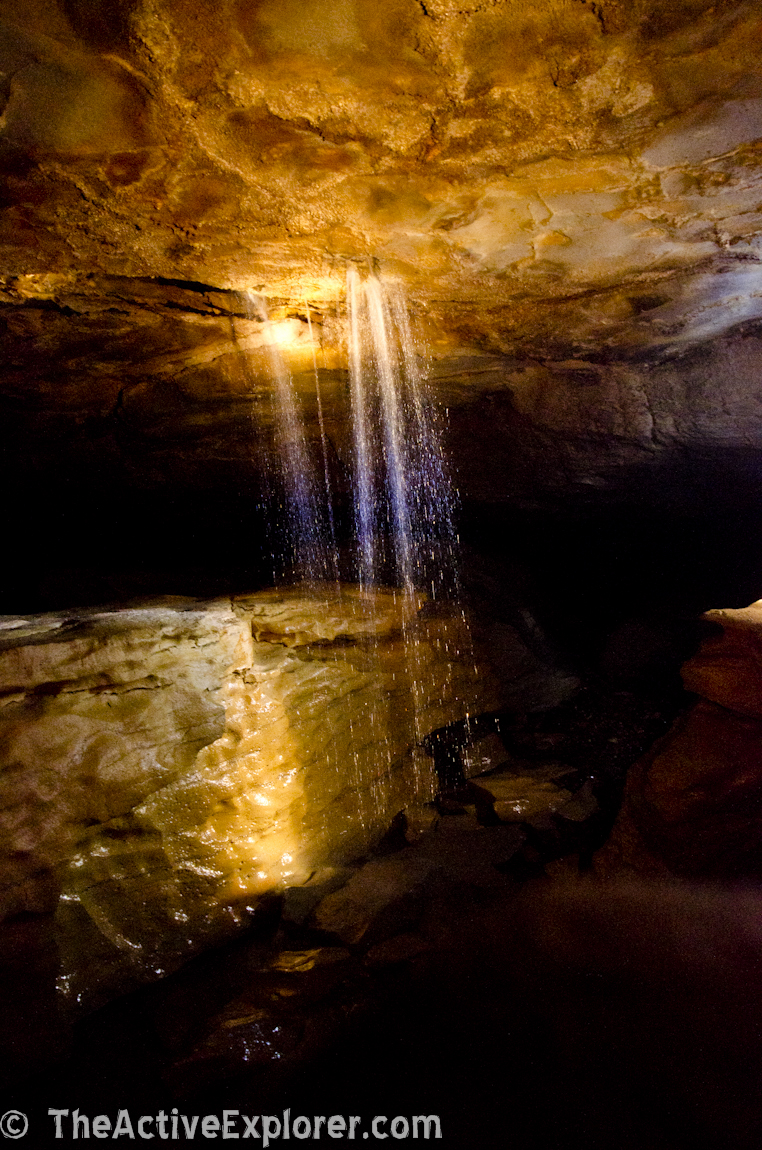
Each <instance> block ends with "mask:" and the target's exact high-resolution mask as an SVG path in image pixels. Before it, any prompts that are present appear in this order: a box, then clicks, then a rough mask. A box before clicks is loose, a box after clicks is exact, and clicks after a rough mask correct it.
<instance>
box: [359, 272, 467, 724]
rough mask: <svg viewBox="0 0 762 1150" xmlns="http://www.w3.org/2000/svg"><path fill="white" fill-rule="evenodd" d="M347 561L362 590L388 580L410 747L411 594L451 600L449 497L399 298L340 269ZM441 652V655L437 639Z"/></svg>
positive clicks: (416, 691) (420, 692)
mask: <svg viewBox="0 0 762 1150" xmlns="http://www.w3.org/2000/svg"><path fill="white" fill-rule="evenodd" d="M347 310H348V332H349V357H348V358H349V369H350V394H351V401H352V425H353V438H354V476H355V484H354V488H355V498H354V523H355V531H356V541H355V547H356V561H357V568H358V575H359V581H360V583H361V585H363V586H366V587H368V586H373V585H378V584H380V583H384V582H392V583H393V584H394V585H396V586H397V588H398V590H399V594H400V595H401V597H402V599H403V604H402V607H403V610H402V617H403V619H404V620H405V622H404V624H403V639H404V646H405V661H406V672H407V678H408V679H409V681H410V684H411V700H412V706H413V712H414V714H413V719H414V727H415V731H416V735H417V738H418V740H419V741H420V740H421V739H422V738H423V735H424V734H425V733H426V732H425V730H424V729H423V726H422V721H421V720H422V711H423V707H424V703H425V700H426V699H427V697H430V695H431V690H430V684H426V683H425V682H424V678H425V670H424V668H425V666H426V653H425V651H424V650H423V648H422V646H421V638H420V633H419V630H418V627H417V622H416V616H417V610H418V607H419V605H420V592H421V591H423V590H425V591H426V592H428V595H429V597H430V599H432V600H435V599H437V598H439V597H443V596H445V595H447V596H452V595H454V594H457V574H456V562H455V560H456V536H455V529H454V492H453V489H452V487H451V484H450V482H449V477H448V475H447V469H446V467H445V462H444V455H443V452H442V447H441V443H440V439H439V435H438V429H437V426H436V421H435V416H434V413H433V412H432V411H431V409H430V408H429V406H428V405H427V403H426V402H425V397H424V392H423V385H422V379H421V374H420V369H419V366H418V357H417V355H416V352H415V347H414V344H413V339H412V334H411V330H410V323H409V319H408V308H407V305H406V301H405V299H404V297H403V296H402V293H401V292H400V291H399V289H392V288H389V287H387V286H386V285H384V284H383V283H382V282H381V281H380V280H379V279H378V278H377V277H376V276H374V275H369V276H367V278H365V279H364V280H361V278H360V276H359V274H358V272H357V270H356V269H355V268H354V267H350V268H349V270H348V272H347ZM443 645H444V647H445V650H446V651H447V652H449V651H450V646H449V640H448V637H447V635H446V633H445V634H444V635H443Z"/></svg>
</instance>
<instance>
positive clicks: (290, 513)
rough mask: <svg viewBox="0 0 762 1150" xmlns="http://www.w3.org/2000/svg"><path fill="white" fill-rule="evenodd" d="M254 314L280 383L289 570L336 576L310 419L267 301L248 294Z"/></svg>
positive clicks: (278, 418) (278, 422) (278, 420)
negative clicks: (305, 416)
mask: <svg viewBox="0 0 762 1150" xmlns="http://www.w3.org/2000/svg"><path fill="white" fill-rule="evenodd" d="M246 297H247V303H248V308H249V311H250V312H251V313H253V314H258V316H259V318H260V320H261V321H262V330H263V335H264V340H265V344H266V346H267V350H268V355H269V360H270V371H271V373H272V378H273V381H274V383H275V394H274V398H275V403H274V423H275V427H276V430H277V436H278V454H277V456H276V458H277V460H278V468H277V470H278V473H279V477H280V481H281V487H282V490H283V497H284V502H285V512H286V514H285V517H282V521H283V525H284V528H285V531H286V534H287V538H286V541H285V544H284V551H285V552H286V555H285V556H284V558H285V559H286V565H287V567H288V566H290V567H291V570H292V571H293V572H294V573H295V574H296V575H298V576H300V577H301V578H302V579H306V580H310V581H315V580H325V579H330V578H334V577H335V544H334V545H333V547H331V545H330V544H329V542H328V538H327V537H328V535H329V532H328V531H326V515H327V506H326V504H325V503H324V502H323V500H322V499H321V498H320V497H319V484H318V482H317V479H316V476H315V469H314V467H313V463H312V457H311V455H310V452H309V450H308V447H307V437H306V434H305V430H304V420H303V418H302V415H301V412H300V410H299V408H298V406H297V401H296V395H295V392H294V385H293V381H292V379H291V374H290V372H289V370H288V368H287V366H286V364H285V362H284V359H283V356H282V355H281V352H280V349H279V347H278V343H277V340H276V339H275V335H274V333H273V329H272V324H271V322H270V318H269V315H268V311H267V305H266V303H265V300H264V299H263V298H262V297H261V296H257V295H254V294H253V293H250V292H249V293H246Z"/></svg>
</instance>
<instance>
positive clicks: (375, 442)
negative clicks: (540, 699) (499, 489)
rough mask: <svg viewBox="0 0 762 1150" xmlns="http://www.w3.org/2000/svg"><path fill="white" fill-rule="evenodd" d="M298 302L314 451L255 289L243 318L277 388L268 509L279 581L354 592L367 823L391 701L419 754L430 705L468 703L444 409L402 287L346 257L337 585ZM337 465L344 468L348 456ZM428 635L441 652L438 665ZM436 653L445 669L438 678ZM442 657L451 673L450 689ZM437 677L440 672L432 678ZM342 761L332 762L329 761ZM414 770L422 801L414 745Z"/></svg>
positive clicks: (329, 592)
mask: <svg viewBox="0 0 762 1150" xmlns="http://www.w3.org/2000/svg"><path fill="white" fill-rule="evenodd" d="M305 306H306V318H307V334H308V335H309V342H310V348H311V351H312V369H313V377H314V387H315V403H316V414H317V423H318V426H319V433H320V439H319V448H318V444H317V437H315V440H314V442H313V443H312V444H311V443H310V441H309V438H308V435H307V432H306V422H305V416H304V413H303V410H302V404H301V403H300V399H299V395H298V393H297V389H296V387H295V384H294V379H293V378H292V375H291V373H290V371H289V369H288V367H287V365H286V362H285V360H284V358H283V355H282V354H281V351H280V349H279V346H278V342H277V338H276V334H277V333H276V332H275V331H274V330H273V325H272V324H271V322H270V319H269V317H268V313H267V307H266V304H265V301H264V300H263V299H262V298H261V297H258V296H253V295H252V296H250V297H249V309H250V314H252V315H257V316H258V318H259V319H260V322H261V323H262V332H263V337H264V343H265V346H266V349H267V354H268V358H269V369H270V374H271V377H272V381H273V385H274V386H273V391H272V404H273V407H272V417H273V430H274V441H273V450H272V458H273V459H274V460H275V469H274V472H275V482H273V477H272V476H271V477H270V478H269V480H268V481H269V482H270V483H271V486H272V487H273V489H274V490H276V491H277V492H278V494H279V497H280V507H279V508H275V507H273V511H274V512H279V513H277V514H276V515H275V516H274V518H275V519H276V522H277V524H279V529H280V530H281V532H282V535H283V538H282V539H281V540H280V544H281V550H282V551H283V574H284V575H285V577H286V581H287V582H293V581H294V580H296V581H297V582H298V583H300V584H302V586H303V587H304V590H305V594H306V595H308V596H309V595H310V594H312V595H316V596H317V597H318V598H319V599H321V601H326V602H333V603H334V606H335V609H336V610H338V611H339V612H340V611H341V610H343V609H345V608H344V607H341V602H342V601H343V602H344V603H345V604H346V601H347V597H349V598H351V599H352V602H353V603H354V607H353V608H352V609H353V610H355V611H359V612H360V613H361V614H362V615H363V621H362V623H361V624H360V625H359V632H357V633H359V634H360V635H362V636H364V637H365V638H363V639H362V640H361V642H360V644H359V646H358V648H357V653H356V654H355V655H354V656H348V658H350V662H351V659H352V658H354V660H355V661H354V663H352V664H351V665H352V666H353V668H354V671H353V673H356V674H359V675H360V676H361V677H362V676H369V678H368V680H367V681H368V683H370V682H371V680H374V679H375V681H376V682H377V688H376V690H375V693H374V691H373V690H370V691H368V692H367V693H366V695H365V698H366V699H367V700H368V701H367V702H366V703H364V704H363V712H362V715H361V716H360V715H358V716H356V719H355V723H356V724H357V726H358V729H357V731H356V732H355V733H351V732H350V734H351V738H350V742H351V743H352V746H353V748H354V749H353V750H352V751H351V754H352V756H353V759H354V763H355V774H356V778H354V779H346V780H345V783H346V785H347V786H348V787H350V788H352V787H354V788H356V789H358V790H360V789H362V788H363V787H364V788H365V791H366V793H369V795H370V799H369V806H367V808H365V809H364V810H363V811H362V812H361V815H360V817H361V821H362V822H363V823H364V824H366V825H368V826H371V825H374V823H375V822H376V821H377V820H378V817H379V816H380V813H381V811H383V810H385V809H386V806H387V804H388V795H387V794H386V788H387V787H388V786H389V785H390V784H389V781H388V780H390V779H391V777H392V774H393V771H394V770H395V769H398V767H399V763H397V764H396V766H395V762H393V761H392V760H393V755H394V752H393V750H392V746H393V740H392V739H388V740H387V744H386V746H387V754H388V761H387V762H386V764H385V765H384V766H383V768H382V767H381V764H379V763H377V765H376V767H375V768H374V769H373V771H372V772H371V774H370V776H368V777H365V775H364V773H363V772H367V766H363V765H362V764H363V763H365V761H366V756H365V751H364V747H365V746H366V744H367V740H368V732H371V731H380V730H383V729H385V727H386V725H387V724H388V723H389V721H390V715H391V710H390V707H391V708H392V709H393V708H395V707H396V708H397V711H396V712H395V713H396V714H397V715H398V721H399V722H400V723H402V724H403V725H404V726H405V727H406V728H409V727H411V726H412V729H413V730H414V732H415V740H416V743H417V745H418V748H419V750H420V747H421V744H422V743H423V739H424V737H425V736H426V735H427V734H428V733H429V732H430V731H431V729H433V728H432V715H433V712H432V706H434V708H435V710H436V713H437V714H441V711H442V706H444V705H445V704H446V703H447V701H448V700H449V703H450V704H452V703H453V701H455V702H457V703H460V702H461V701H462V702H463V703H464V705H465V701H464V700H460V699H459V697H458V696H457V695H456V693H455V688H454V687H453V686H452V683H453V682H454V680H455V679H456V676H455V675H454V674H453V667H454V664H455V662H456V661H457V660H460V661H461V662H462V661H463V660H462V657H463V655H464V654H465V655H466V659H467V661H469V662H472V659H468V654H469V652H470V638H469V636H468V628H467V627H466V626H465V618H464V616H463V613H462V611H461V610H460V608H458V607H457V600H458V579H457V565H456V544H457V537H456V534H455V525H454V524H455V493H454V489H453V487H452V485H451V483H450V479H449V476H448V472H447V467H446V464H445V458H444V454H443V450H442V444H441V438H440V429H439V425H438V416H437V413H436V411H435V409H434V408H433V407H432V406H431V405H430V403H429V402H428V399H427V396H426V390H425V384H424V377H423V373H422V371H421V366H420V363H421V360H420V357H419V355H418V353H417V350H416V347H415V344H414V340H413V336H412V332H411V325H410V319H409V309H408V305H407V302H406V300H405V298H404V295H403V293H402V291H401V289H399V288H398V287H395V286H391V285H388V284H386V283H384V282H383V281H382V280H381V279H380V278H379V277H378V276H376V275H374V274H372V273H369V274H367V275H364V276H363V275H361V274H360V272H359V271H358V269H357V268H356V267H355V266H354V265H350V266H349V268H348V270H347V290H346V320H347V325H346V328H347V360H348V368H349V372H348V374H349V411H348V412H347V414H348V416H349V422H350V427H351V445H350V446H351V468H348V469H347V471H348V472H351V489H352V490H351V507H352V510H351V540H350V547H349V555H348V558H347V560H346V562H345V563H344V564H343V566H344V571H343V576H344V578H345V579H347V578H348V580H349V584H350V585H347V584H346V583H345V584H344V585H343V586H342V584H341V583H340V582H339V567H340V565H339V550H338V545H337V543H338V535H339V531H340V530H342V529H343V530H344V532H345V533H346V528H347V527H348V526H349V524H348V523H347V522H346V516H343V515H342V507H341V504H340V502H338V500H339V496H340V494H341V492H340V490H338V489H336V485H335V484H333V483H332V481H331V472H330V467H329V462H328V460H329V440H328V434H327V430H326V419H325V411H324V404H323V395H322V390H321V379H320V372H319V370H318V361H317V354H316V350H315V341H314V337H313V326H312V317H311V314H310V308H309V305H307V304H306V303H305ZM312 448H314V450H312ZM319 455H320V456H321V457H322V459H319V458H318V456H319ZM344 462H345V465H346V464H348V462H349V461H348V459H347V458H346V453H345V459H344ZM321 463H322V466H321V465H320V464H321ZM351 584H354V586H351ZM316 585H317V586H316ZM332 596H334V597H335V598H333V599H332ZM390 598H391V600H392V602H393V604H394V611H395V614H396V616H397V618H398V623H397V626H398V627H399V628H401V634H399V638H398V639H397V640H395V642H396V643H397V644H398V646H397V650H398V654H397V656H395V658H396V659H397V662H396V664H395V666H396V670H395V672H394V673H392V674H391V677H390V680H388V681H387V683H386V685H385V684H384V679H383V677H381V672H380V665H379V664H378V662H377V656H376V654H375V653H374V640H373V636H374V635H375V634H376V627H377V620H378V618H379V615H378V613H379V611H382V612H383V611H387V612H388V610H389V599H390ZM427 600H428V601H429V606H428V607H427V609H426V618H425V619H423V618H422V617H421V616H420V612H421V609H422V608H423V606H424V604H425V603H426V601H427ZM444 600H447V601H449V602H448V606H447V607H446V608H444V609H443V611H442V612H439V608H438V607H437V606H436V603H437V601H444ZM432 603H433V607H432ZM453 604H455V613H454V614H453ZM333 609H334V608H331V610H333ZM435 614H436V615H437V618H436V621H435V622H434V621H433V616H434V615H435ZM432 627H433V629H432ZM434 634H436V639H435V640H434V642H435V645H436V652H437V655H436V658H435V659H432V641H433V640H432V636H433V635H434ZM464 636H465V639H464ZM464 642H465V644H466V646H465V647H464ZM333 658H334V660H338V662H335V665H334V668H333V670H331V671H329V670H326V674H327V675H328V676H329V677H330V676H331V675H337V676H340V675H342V674H343V673H344V671H345V668H344V669H343V664H342V662H341V657H340V656H339V655H335V656H334V657H333ZM437 659H438V660H439V667H440V670H439V671H436V672H435V671H434V670H433V668H434V664H435V663H436V661H437ZM443 661H444V663H445V664H446V666H447V668H448V674H449V680H448V681H447V682H446V683H444V684H443V683H442V681H441V667H442V662H443ZM434 674H437V675H439V676H440V678H439V679H438V680H437V681H436V682H435V681H434V679H433V678H432V675H434ZM359 681H360V680H358V682H359ZM362 681H363V682H365V680H364V679H363V680H362ZM392 697H393V698H392ZM432 700H434V701H435V703H434V704H432ZM437 708H438V709H437ZM441 721H442V720H441V719H440V720H439V723H440V724H441ZM436 725H437V723H436V722H435V723H434V726H436ZM350 728H352V722H351V721H350ZM326 753H327V759H326V763H327V764H328V762H329V760H332V756H333V752H332V750H331V749H329V750H327V752H326ZM338 761H339V760H338V758H336V764H337V769H338ZM408 770H409V771H410V772H412V781H413V782H414V784H415V789H416V790H417V791H418V793H419V794H420V795H421V797H431V794H432V790H431V787H432V776H431V764H430V762H429V761H428V760H427V758H426V756H425V755H424V754H423V752H422V751H421V752H420V754H418V755H417V756H416V752H415V751H414V752H413V753H412V760H411V765H410V766H409V768H408ZM408 777H409V778H410V777H411V776H410V775H408Z"/></svg>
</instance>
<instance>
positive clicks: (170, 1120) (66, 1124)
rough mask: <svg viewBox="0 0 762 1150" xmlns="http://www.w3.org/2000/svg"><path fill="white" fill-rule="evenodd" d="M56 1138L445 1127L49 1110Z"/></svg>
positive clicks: (413, 1131) (423, 1134)
mask: <svg viewBox="0 0 762 1150" xmlns="http://www.w3.org/2000/svg"><path fill="white" fill-rule="evenodd" d="M48 1114H49V1115H50V1117H51V1119H52V1121H53V1123H54V1125H55V1137H56V1138H127V1139H130V1138H132V1139H138V1138H142V1139H144V1140H145V1141H148V1140H149V1139H151V1138H159V1139H162V1138H173V1139H177V1138H181V1139H182V1138H186V1139H188V1140H192V1139H194V1138H256V1139H257V1140H258V1141H259V1142H260V1143H261V1145H262V1147H263V1148H264V1147H266V1146H269V1145H270V1144H271V1143H272V1142H276V1141H280V1140H283V1141H286V1140H288V1139H290V1138H297V1139H308V1138H309V1139H312V1140H319V1139H322V1138H326V1139H340V1138H348V1139H353V1138H354V1139H357V1138H363V1139H365V1138H371V1139H375V1140H376V1141H383V1140H384V1139H386V1138H392V1139H396V1140H398V1141H400V1140H402V1139H406V1138H441V1137H442V1126H441V1123H440V1121H439V1116H438V1115H436V1114H415V1115H413V1116H412V1117H409V1118H407V1117H405V1116H404V1115H402V1114H397V1115H396V1116H395V1117H392V1118H390V1117H387V1116H386V1115H385V1114H376V1115H374V1117H373V1118H368V1119H363V1118H360V1117H358V1116H357V1115H355V1114H349V1115H344V1114H331V1115H321V1114H318V1115H310V1116H309V1117H308V1116H306V1115H304V1114H297V1115H295V1116H293V1117H292V1115H291V1111H290V1110H283V1111H282V1112H281V1113H280V1114H242V1113H241V1112H240V1111H239V1110H223V1111H222V1113H221V1114H203V1115H200V1114H180V1113H178V1110H177V1107H173V1108H172V1110H171V1111H169V1112H167V1111H165V1110H160V1111H159V1112H158V1114H140V1115H133V1114H131V1113H130V1111H129V1110H119V1111H117V1113H116V1115H113V1116H112V1115H108V1114H93V1115H90V1114H82V1113H80V1111H79V1110H71V1111H69V1110H48Z"/></svg>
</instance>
